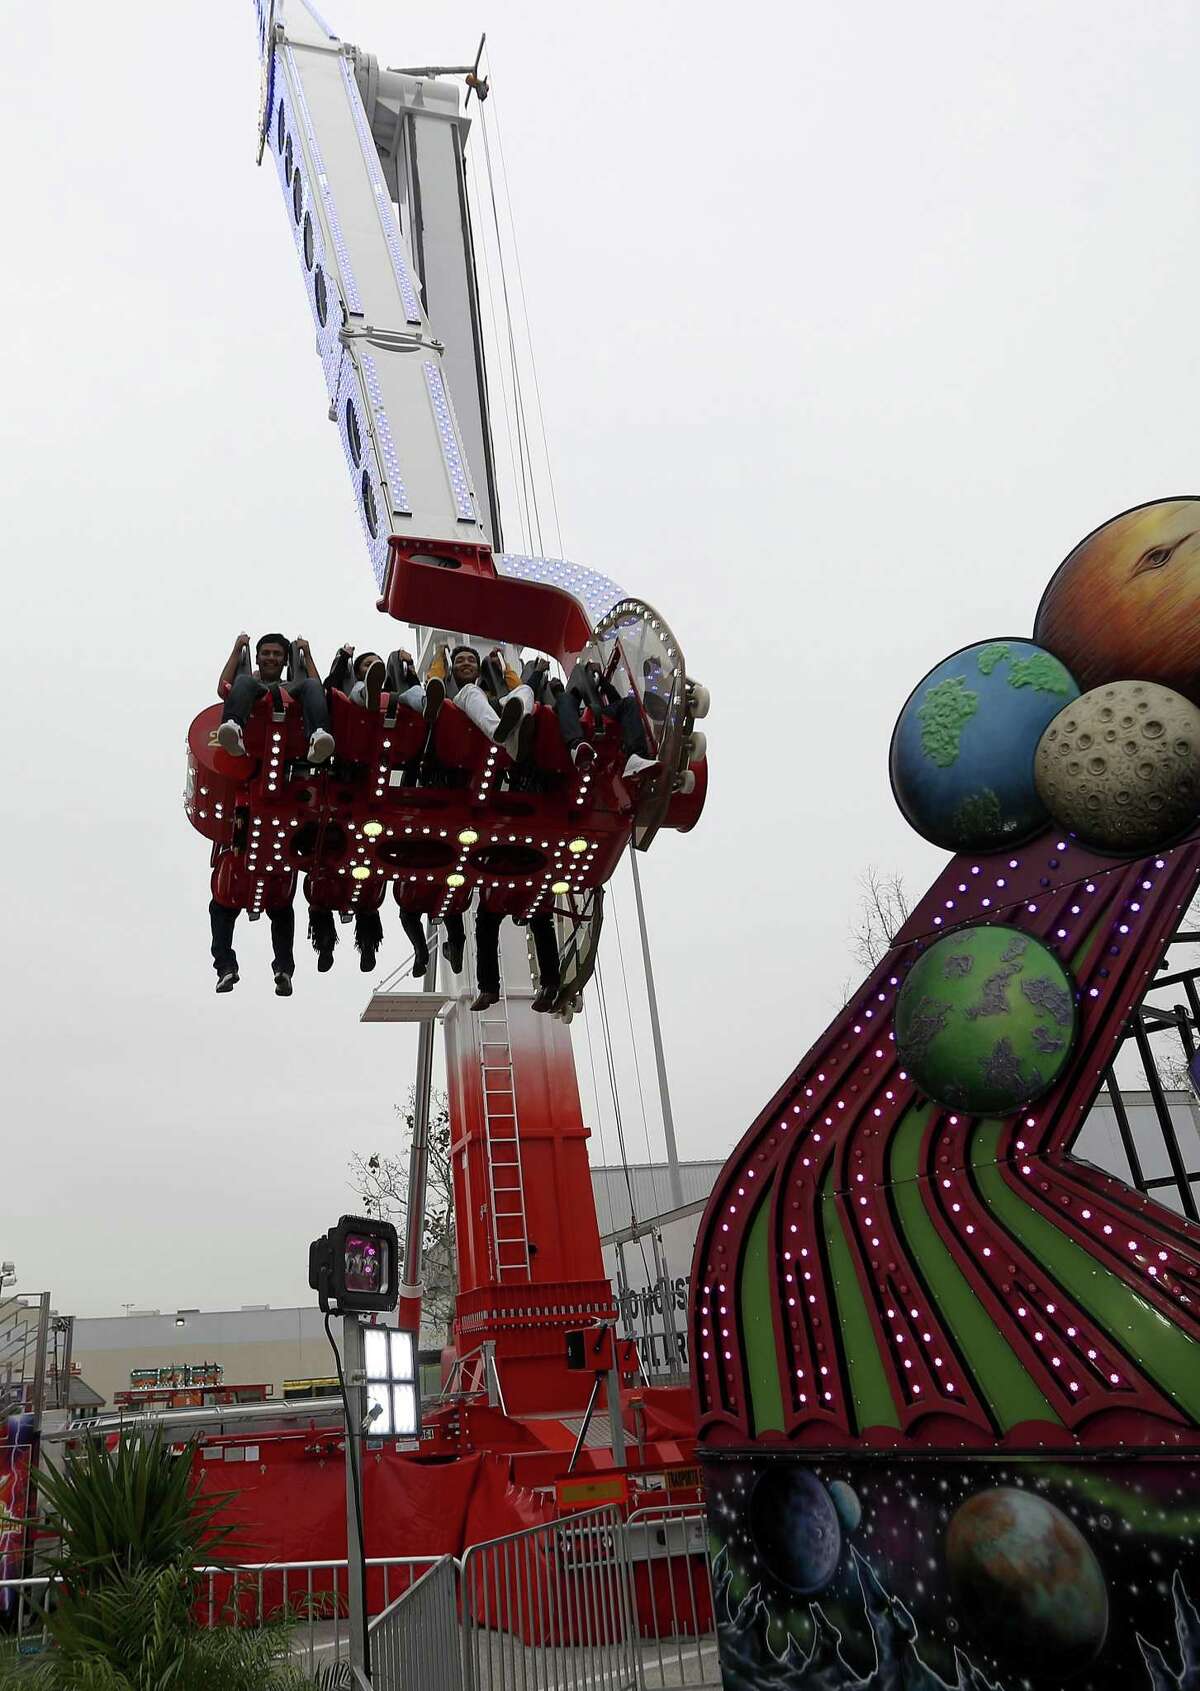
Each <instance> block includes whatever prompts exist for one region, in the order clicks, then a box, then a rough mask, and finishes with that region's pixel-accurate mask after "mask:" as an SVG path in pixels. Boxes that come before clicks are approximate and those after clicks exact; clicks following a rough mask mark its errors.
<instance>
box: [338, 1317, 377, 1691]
mask: <svg viewBox="0 0 1200 1691" xmlns="http://www.w3.org/2000/svg"><path fill="white" fill-rule="evenodd" d="M342 1370H343V1373H344V1374H345V1376H346V1593H347V1598H348V1607H349V1610H350V1616H349V1620H350V1627H349V1631H350V1669H351V1672H352V1673H353V1672H354V1670H355V1669H359V1670H361V1672H362V1673H364V1674H368V1675H369V1674H370V1671H371V1670H370V1666H369V1663H368V1656H367V1564H366V1550H365V1547H364V1545H363V1538H362V1534H361V1532H360V1531H359V1528H358V1520H359V1510H360V1508H363V1509H365V1506H366V1505H365V1501H364V1499H363V1497H362V1493H361V1490H360V1486H359V1481H360V1479H361V1476H362V1461H361V1458H362V1423H363V1416H364V1414H365V1413H366V1409H365V1402H364V1400H365V1396H366V1393H365V1392H364V1390H363V1375H364V1357H363V1333H362V1323H361V1322H360V1321H359V1319H358V1316H357V1315H351V1314H345V1315H343V1316H342Z"/></svg>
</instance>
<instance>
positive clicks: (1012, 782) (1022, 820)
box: [890, 640, 1079, 851]
mask: <svg viewBox="0 0 1200 1691" xmlns="http://www.w3.org/2000/svg"><path fill="white" fill-rule="evenodd" d="M1078 696H1079V688H1078V687H1077V686H1076V684H1075V681H1074V679H1073V677H1072V676H1071V675H1070V674H1069V673H1068V671H1067V670H1066V669H1065V668H1064V666H1063V665H1062V664H1061V663H1060V662H1059V660H1058V659H1057V658H1056V657H1052V656H1051V654H1050V653H1049V652H1046V651H1043V650H1042V649H1041V647H1040V646H1035V645H1033V644H1032V642H1031V641H1028V640H987V641H983V642H981V643H980V644H979V645H975V646H965V647H964V648H963V650H962V651H961V652H955V654H954V655H953V657H949V658H946V659H945V661H944V662H942V663H940V664H938V665H936V667H935V668H933V669H931V670H930V671H929V674H928V675H927V676H926V677H925V679H924V680H923V681H921V682H920V683H919V684H918V685H917V686H916V687H915V688H914V689H913V691H912V693H911V694H910V695H909V698H908V701H907V703H906V704H905V706H904V709H903V710H902V711H901V712H900V716H899V718H898V720H897V722H896V727H895V730H894V732H893V734H892V745H891V752H890V764H891V776H892V791H893V792H894V793H895V795H896V803H897V804H898V805H899V806H900V809H901V810H902V811H903V812H904V815H905V818H906V820H907V821H908V822H910V823H911V824H912V826H913V827H914V828H915V829H916V830H917V833H918V834H921V835H922V836H923V837H924V838H925V839H927V840H931V841H932V842H933V844H934V845H939V846H944V847H945V848H946V850H948V851H995V850H998V849H999V848H1000V847H1002V846H1007V845H1013V844H1015V843H1016V842H1017V841H1019V840H1023V839H1028V838H1029V836H1030V835H1031V834H1035V833H1037V831H1038V830H1039V829H1040V828H1043V827H1045V826H1046V824H1047V822H1048V821H1049V818H1048V816H1047V814H1046V810H1045V807H1044V805H1043V804H1042V801H1041V799H1040V798H1039V797H1038V794H1037V788H1036V786H1035V785H1034V780H1033V756H1034V752H1035V751H1036V750H1037V743H1038V741H1039V739H1040V738H1041V736H1042V732H1043V730H1044V729H1045V727H1046V725H1047V724H1048V723H1049V722H1050V721H1051V720H1052V719H1053V718H1054V717H1055V716H1057V714H1058V712H1059V711H1060V710H1061V709H1062V708H1063V706H1064V705H1066V704H1069V703H1070V702H1071V700H1072V699H1076V698H1078Z"/></svg>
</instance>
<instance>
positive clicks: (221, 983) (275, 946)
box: [208, 882, 296, 998]
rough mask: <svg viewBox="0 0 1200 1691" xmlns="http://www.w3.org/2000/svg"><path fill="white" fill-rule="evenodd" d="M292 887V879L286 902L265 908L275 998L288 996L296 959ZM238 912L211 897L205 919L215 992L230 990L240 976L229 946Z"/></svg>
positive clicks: (289, 995) (293, 889)
mask: <svg viewBox="0 0 1200 1691" xmlns="http://www.w3.org/2000/svg"><path fill="white" fill-rule="evenodd" d="M295 890H296V889H295V883H294V882H292V884H291V886H290V887H289V890H288V895H287V903H286V904H277V905H276V906H275V907H274V909H272V910H268V911H267V920H268V921H269V922H270V924H271V945H272V951H273V956H272V959H271V972H272V974H273V975H274V976H275V996H276V997H277V998H290V997H291V996H292V976H293V975H294V974H295V972H296V959H295V957H294V956H293V954H292V942H293V940H294V938H295V933H296V912H295V911H294V910H293V909H292V899H293V897H294V896H295ZM240 914H241V912H240V909H239V908H238V907H236V906H231V905H228V904H221V903H219V902H218V901H217V899H216V898H213V899H212V900H211V901H210V903H209V906H208V920H209V925H210V927H211V928H212V957H213V968H214V969H215V970H216V971H217V991H218V992H232V991H233V989H234V987H235V986H236V985H237V983H238V980H239V979H240V976H239V975H238V960H237V953H236V952H235V951H234V949H233V930H234V928H235V926H236V925H237V919H238V916H239V915H240Z"/></svg>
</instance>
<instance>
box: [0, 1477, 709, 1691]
mask: <svg viewBox="0 0 1200 1691" xmlns="http://www.w3.org/2000/svg"><path fill="white" fill-rule="evenodd" d="M706 1538H707V1523H706V1519H705V1515H704V1511H703V1509H702V1508H701V1507H700V1506H699V1505H674V1506H671V1505H662V1506H658V1507H649V1508H642V1509H639V1510H637V1511H636V1512H635V1513H634V1514H632V1515H631V1516H630V1517H629V1518H628V1519H627V1520H623V1519H622V1518H621V1515H620V1513H619V1511H618V1510H616V1509H615V1508H608V1509H598V1510H591V1511H589V1512H588V1513H586V1514H581V1515H574V1516H568V1517H567V1518H565V1519H563V1520H559V1521H552V1522H546V1523H544V1524H542V1525H540V1526H535V1527H529V1528H527V1529H525V1530H524V1531H522V1532H517V1533H510V1534H508V1535H507V1536H506V1537H504V1538H498V1539H493V1540H491V1541H490V1542H488V1543H485V1544H477V1545H473V1546H472V1547H471V1548H470V1549H469V1550H467V1552H466V1553H465V1555H464V1556H463V1557H462V1558H461V1559H460V1560H459V1559H456V1558H454V1557H452V1556H441V1557H437V1556H425V1557H384V1556H377V1557H370V1558H369V1559H368V1562H367V1612H368V1615H373V1616H374V1617H375V1618H374V1619H373V1620H372V1621H371V1622H370V1632H371V1676H370V1677H371V1684H372V1686H373V1688H374V1691H414V1688H415V1687H419V1688H420V1691H665V1688H666V1687H677V1686H686V1687H690V1688H693V1691H702V1688H715V1687H719V1686H720V1684H721V1676H720V1670H719V1666H718V1660H717V1647H716V1632H715V1621H714V1610H713V1594H712V1583H711V1577H710V1572H709V1564H708V1556H707V1545H706ZM198 1572H199V1573H200V1574H201V1576H202V1584H201V1593H200V1602H199V1604H198V1614H199V1618H200V1619H201V1620H202V1621H203V1622H204V1624H206V1625H212V1626H219V1625H221V1624H224V1623H229V1622H236V1623H237V1624H240V1625H243V1626H247V1625H249V1626H252V1625H255V1624H257V1623H261V1622H262V1621H266V1620H271V1619H277V1618H279V1617H280V1616H281V1615H282V1614H287V1615H289V1616H290V1617H291V1619H292V1621H293V1624H294V1626H295V1632H294V1634H293V1640H292V1646H291V1654H292V1658H293V1660H295V1661H296V1662H297V1663H298V1665H300V1666H302V1667H303V1668H304V1669H305V1671H307V1672H308V1673H309V1674H310V1675H312V1676H313V1677H314V1678H315V1677H316V1675H317V1674H318V1673H319V1672H320V1670H321V1669H322V1668H323V1667H326V1666H328V1665H331V1664H333V1663H335V1662H338V1661H343V1662H344V1661H345V1660H346V1659H347V1657H348V1655H349V1642H350V1641H349V1629H348V1620H347V1611H348V1602H347V1593H348V1588H347V1569H346V1561H345V1559H344V1558H343V1559H341V1560H337V1559H334V1560H328V1561H318V1562H271V1563H261V1564H249V1565H243V1566H241V1567H238V1568H216V1567H213V1568H202V1569H200V1570H198ZM49 1584H50V1581H49V1580H48V1579H47V1578H45V1577H41V1578H27V1579H14V1580H3V1581H0V1592H3V1591H4V1590H9V1591H11V1592H13V1593H14V1594H15V1622H16V1624H15V1626H14V1613H13V1604H12V1603H11V1602H10V1604H9V1614H8V1616H7V1618H6V1623H5V1624H6V1627H7V1628H8V1629H11V1630H12V1631H15V1632H16V1636H17V1637H18V1639H22V1640H23V1641H24V1644H25V1646H26V1647H27V1648H30V1649H33V1648H37V1646H38V1643H39V1641H41V1642H44V1634H43V1631H42V1614H43V1611H44V1607H45V1593H46V1588H47V1587H48V1585H49ZM343 1671H345V1670H344V1669H343Z"/></svg>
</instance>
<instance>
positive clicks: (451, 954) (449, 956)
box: [442, 936, 467, 975]
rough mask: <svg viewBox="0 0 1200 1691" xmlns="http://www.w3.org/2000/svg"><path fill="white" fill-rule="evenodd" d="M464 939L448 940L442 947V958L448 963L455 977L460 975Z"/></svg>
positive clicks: (464, 947) (464, 944) (464, 945)
mask: <svg viewBox="0 0 1200 1691" xmlns="http://www.w3.org/2000/svg"><path fill="white" fill-rule="evenodd" d="M466 943H467V942H466V938H465V936H464V937H463V938H462V939H448V940H447V941H446V943H445V945H443V947H442V956H443V957H444V958H445V959H446V961H447V963H449V965H450V967H451V969H453V971H454V973H455V974H456V975H461V974H462V966H463V951H464V950H465V949H466Z"/></svg>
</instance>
